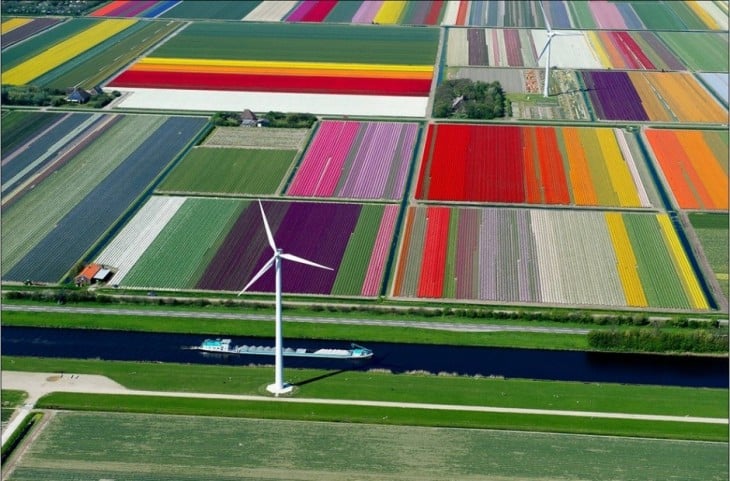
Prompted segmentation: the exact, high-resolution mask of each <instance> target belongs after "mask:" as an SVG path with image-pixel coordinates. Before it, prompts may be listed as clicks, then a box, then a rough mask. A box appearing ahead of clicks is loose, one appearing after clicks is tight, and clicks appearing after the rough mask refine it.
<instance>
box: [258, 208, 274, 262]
mask: <svg viewBox="0 0 730 481" xmlns="http://www.w3.org/2000/svg"><path fill="white" fill-rule="evenodd" d="M259 207H260V208H261V217H263V218H264V228H266V238H267V239H268V240H269V245H270V246H271V249H272V250H273V251H274V252H276V243H274V236H273V235H272V234H271V229H270V228H269V221H268V220H266V214H265V213H264V206H263V205H262V204H261V200H260V199H259Z"/></svg>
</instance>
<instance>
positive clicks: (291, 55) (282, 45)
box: [150, 22, 439, 65]
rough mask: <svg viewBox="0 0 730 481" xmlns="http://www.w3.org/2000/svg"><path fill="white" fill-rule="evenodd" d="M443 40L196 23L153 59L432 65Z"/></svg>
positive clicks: (428, 33) (399, 32)
mask: <svg viewBox="0 0 730 481" xmlns="http://www.w3.org/2000/svg"><path fill="white" fill-rule="evenodd" d="M438 36H439V33H438V30H437V29H433V28H421V29H412V28H407V27H396V26H388V27H385V26H372V25H369V26H362V27H360V26H351V25H329V24H266V23H255V24H249V23H245V24H238V23H211V22H196V23H193V24H191V25H189V26H188V27H187V28H185V29H184V30H183V31H181V32H180V33H179V34H178V35H176V36H175V37H174V38H171V39H170V40H169V41H168V42H165V43H164V44H163V45H161V46H159V47H158V48H157V49H155V50H154V51H153V52H152V54H151V55H150V56H151V57H155V58H199V59H211V58H215V59H228V60H236V59H247V60H268V61H274V60H280V61H309V62H343V63H376V64H408V65H423V64H429V65H432V64H433V62H434V60H435V58H436V50H437V47H438Z"/></svg>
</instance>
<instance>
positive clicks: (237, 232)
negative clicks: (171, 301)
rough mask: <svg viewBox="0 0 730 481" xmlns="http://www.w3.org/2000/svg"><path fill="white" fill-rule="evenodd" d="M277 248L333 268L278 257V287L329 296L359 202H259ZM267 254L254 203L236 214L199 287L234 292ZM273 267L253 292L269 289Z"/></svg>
mask: <svg viewBox="0 0 730 481" xmlns="http://www.w3.org/2000/svg"><path fill="white" fill-rule="evenodd" d="M263 207H264V211H265V213H266V217H267V219H268V221H269V226H270V227H271V231H272V233H273V236H274V239H275V242H276V245H277V247H279V248H281V249H282V250H283V251H284V252H287V253H290V254H294V255H296V256H299V257H303V258H305V259H308V260H310V261H313V262H316V263H318V264H322V265H325V266H327V267H331V268H332V269H333V270H331V271H329V270H324V269H318V268H316V267H311V266H307V265H303V264H298V263H295V262H290V261H286V260H284V261H283V262H284V263H283V265H282V290H283V291H284V292H292V293H299V294H329V293H330V292H331V290H332V286H333V285H334V282H335V279H336V277H337V271H338V269H339V266H340V262H341V261H342V257H343V255H344V253H345V249H346V247H347V243H348V241H349V239H350V235H351V233H352V232H353V231H354V230H355V226H356V225H357V220H358V218H359V216H360V210H361V206H360V205H358V204H343V203H311V202H263ZM272 255H273V252H272V251H271V248H270V247H269V245H268V241H267V240H266V233H265V230H264V226H263V221H262V219H261V212H260V211H259V207H258V204H257V203H255V202H252V203H251V204H249V206H248V207H247V208H246V209H245V210H244V211H243V212H242V213H241V215H240V216H239V217H238V219H237V220H236V222H235V223H234V225H233V227H232V228H231V230H230V232H229V233H228V235H227V237H226V239H225V240H224V241H223V244H222V245H221V247H220V248H219V249H218V251H217V252H216V254H215V256H214V257H213V260H212V261H211V262H210V264H209V265H208V268H207V269H206V272H205V273H204V275H203V276H202V278H201V281H200V282H199V284H198V286H197V287H198V288H200V289H215V290H233V291H235V290H240V289H242V288H243V287H244V286H245V285H246V284H247V283H248V282H249V280H250V279H251V278H252V277H253V276H254V275H255V274H256V273H257V272H258V271H259V269H261V268H262V267H263V265H264V264H265V263H266V262H267V261H268V260H269V259H270V258H271V256H272ZM274 288H275V286H274V269H270V270H269V271H268V272H267V273H266V274H264V275H263V276H262V277H261V278H260V279H259V280H258V281H256V282H255V283H254V285H253V286H251V288H250V290H251V291H253V292H273V291H274Z"/></svg>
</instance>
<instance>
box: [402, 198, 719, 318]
mask: <svg viewBox="0 0 730 481" xmlns="http://www.w3.org/2000/svg"><path fill="white" fill-rule="evenodd" d="M392 291H393V295H394V296H396V297H418V298H444V299H459V300H480V301H492V302H509V303H513V302H527V303H533V302H535V303H548V304H581V305H595V306H612V307H624V306H632V307H642V306H644V307H646V306H649V307H658V308H679V309H707V308H708V304H707V300H706V298H705V296H704V294H703V292H702V289H701V287H700V285H699V283H698V280H697V278H696V277H695V274H694V272H693V270H692V268H691V266H690V263H689V261H688V259H687V257H686V255H685V253H684V251H683V250H682V247H681V245H680V241H679V239H678V237H677V234H676V232H675V230H674V227H673V226H672V224H671V222H670V220H669V217H668V216H667V215H666V214H653V213H647V214H641V213H635V212H633V213H630V212H623V213H619V212H600V211H578V210H575V211H569V210H542V209H512V208H476V207H445V206H416V207H411V208H410V209H409V210H408V215H407V220H406V227H405V234H404V239H403V242H402V248H401V252H400V255H399V262H398V269H397V273H396V276H395V280H394V283H393V287H392Z"/></svg>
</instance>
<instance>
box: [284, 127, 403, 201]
mask: <svg viewBox="0 0 730 481" xmlns="http://www.w3.org/2000/svg"><path fill="white" fill-rule="evenodd" d="M417 133H418V124H416V123H402V122H357V121H324V122H322V124H321V125H320V127H319V129H318V130H317V133H316V135H315V137H314V139H313V140H312V143H311V144H310V146H309V148H308V149H307V151H306V153H305V154H304V158H303V160H302V162H301V165H300V166H299V169H298V170H297V173H296V175H295V177H294V180H293V181H292V184H291V186H290V187H289V190H288V192H287V194H289V195H292V196H304V197H338V198H352V199H391V200H395V199H399V198H401V197H402V196H403V191H404V188H405V181H406V176H407V173H408V166H409V165H410V161H411V159H412V157H413V149H414V147H415V143H416V134H417Z"/></svg>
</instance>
